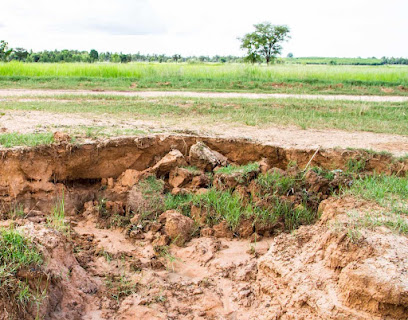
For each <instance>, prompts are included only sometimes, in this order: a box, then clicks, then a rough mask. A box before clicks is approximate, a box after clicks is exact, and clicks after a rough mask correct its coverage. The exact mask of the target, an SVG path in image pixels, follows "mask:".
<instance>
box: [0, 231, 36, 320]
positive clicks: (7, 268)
mask: <svg viewBox="0 0 408 320" xmlns="http://www.w3.org/2000/svg"><path fill="white" fill-rule="evenodd" d="M42 263H43V258H42V255H41V253H40V251H39V249H38V248H37V247H36V246H35V244H34V243H32V241H31V240H29V239H28V238H26V237H25V236H24V235H23V234H21V233H20V232H19V231H17V230H15V229H13V228H0V298H2V299H1V300H2V301H7V302H8V305H6V306H2V307H4V310H2V311H5V312H10V313H11V314H10V316H11V317H13V316H16V319H22V318H19V317H18V316H24V315H25V314H26V312H27V310H28V309H29V308H32V307H35V306H34V305H33V304H36V303H38V305H37V308H38V306H39V304H40V303H41V299H42V296H43V292H41V291H40V288H39V287H40V283H41V279H37V282H38V284H36V283H31V284H30V283H29V281H28V280H27V279H26V278H25V277H24V273H25V272H26V273H30V272H37V271H38V269H39V268H40V266H41V264H42ZM19 271H25V272H23V273H22V274H21V275H19ZM31 282H33V281H31ZM16 310H18V315H17V314H16V315H14V314H13V312H15V311H16ZM10 319H11V318H10Z"/></svg>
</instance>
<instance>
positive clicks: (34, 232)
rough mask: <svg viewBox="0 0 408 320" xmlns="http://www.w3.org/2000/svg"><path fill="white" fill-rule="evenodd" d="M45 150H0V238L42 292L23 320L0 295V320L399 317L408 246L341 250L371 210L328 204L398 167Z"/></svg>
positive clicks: (276, 152)
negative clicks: (31, 257) (21, 253)
mask: <svg viewBox="0 0 408 320" xmlns="http://www.w3.org/2000/svg"><path fill="white" fill-rule="evenodd" d="M57 138H58V140H59V141H60V144H58V145H57V144H56V145H51V146H42V147H36V148H14V149H9V150H3V151H1V152H0V155H1V157H0V213H1V214H2V217H3V220H1V221H0V227H10V226H11V225H14V226H15V228H16V229H17V230H19V231H20V232H22V233H23V234H25V235H27V236H28V237H29V238H31V239H32V241H33V242H34V243H35V245H36V246H37V247H38V248H39V250H40V251H41V253H42V255H43V257H44V261H45V263H44V265H43V266H42V267H41V268H40V269H38V270H19V271H18V272H17V274H16V276H17V277H19V279H22V280H24V281H26V282H27V283H28V284H29V287H30V288H31V290H33V291H35V290H37V291H36V292H46V294H44V295H43V296H42V298H41V299H39V300H38V301H40V302H39V303H37V304H29V305H27V306H26V307H25V308H21V307H18V306H17V307H15V306H14V304H9V303H8V300H7V299H6V298H4V295H2V292H1V287H0V310H4V311H3V313H1V312H0V319H10V318H12V317H14V318H18V319H36V318H44V319H405V318H406V315H407V314H408V299H407V297H408V273H407V270H408V239H407V238H406V237H405V236H402V235H399V234H395V233H393V232H391V231H390V230H389V229H386V228H384V227H381V226H379V227H376V228H374V227H372V228H363V229H361V231H360V232H359V236H358V237H356V238H353V237H350V236H349V235H348V233H349V232H350V229H349V227H350V225H352V224H353V223H354V219H358V217H359V216H360V215H361V216H363V215H364V214H365V213H366V212H370V211H372V210H375V209H376V208H374V207H373V205H372V204H370V203H367V202H362V201H357V200H356V199H354V198H352V197H348V198H340V199H339V198H337V197H333V196H332V194H333V192H334V193H336V192H337V190H338V189H339V188H347V186H349V185H350V183H351V182H352V179H354V178H355V177H356V176H364V175H367V176H369V175H371V174H373V172H377V173H384V174H395V175H399V176H404V175H406V173H407V171H408V162H407V161H405V162H403V161H397V160H396V159H394V158H392V157H391V156H389V155H383V154H373V153H369V152H365V151H355V150H290V149H283V148H279V147H273V146H267V145H261V144H254V143H251V142H249V141H245V140H225V139H215V138H208V137H196V136H150V137H143V138H126V139H114V140H110V141H105V142H103V143H90V144H86V145H72V144H70V143H68V142H67V141H69V137H66V136H64V134H61V135H58V134H57ZM214 201H215V203H214ZM220 201H225V202H220ZM56 203H57V204H62V206H63V208H64V209H63V211H64V214H65V215H64V216H63V217H62V220H61V221H59V220H55V219H56V211H58V210H57V209H56V208H57V207H56ZM218 203H221V204H223V205H221V207H217V204H218ZM17 207H18V208H20V211H21V212H20V213H19V214H17V212H16V209H15V208H17ZM236 208H239V210H241V213H242V214H240V215H239V216H233V215H232V213H233V212H235V211H236ZM13 210H14V211H13ZM351 210H352V211H353V213H354V214H353V215H350V214H348V213H349V212H350V211H351ZM12 212H14V214H12ZM403 219H405V218H403ZM295 229H296V230H295ZM293 230H295V231H294V232H289V231H293Z"/></svg>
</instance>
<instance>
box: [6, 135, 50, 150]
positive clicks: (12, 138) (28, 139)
mask: <svg viewBox="0 0 408 320" xmlns="http://www.w3.org/2000/svg"><path fill="white" fill-rule="evenodd" d="M53 142H54V136H53V134H52V133H27V134H21V133H2V134H0V146H3V147H5V148H11V147H15V146H28V147H34V146H38V145H44V144H51V143H53Z"/></svg>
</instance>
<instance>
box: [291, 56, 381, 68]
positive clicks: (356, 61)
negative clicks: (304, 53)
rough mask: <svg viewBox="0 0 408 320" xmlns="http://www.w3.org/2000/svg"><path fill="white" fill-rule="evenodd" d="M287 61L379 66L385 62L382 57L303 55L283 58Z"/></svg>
mask: <svg viewBox="0 0 408 320" xmlns="http://www.w3.org/2000/svg"><path fill="white" fill-rule="evenodd" d="M283 61H285V62H286V63H301V64H334V65H336V64H337V65H362V66H364V65H372V66H379V65H382V64H384V61H383V60H382V59H377V58H321V57H303V58H283Z"/></svg>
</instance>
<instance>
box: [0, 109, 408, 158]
mask: <svg viewBox="0 0 408 320" xmlns="http://www.w3.org/2000/svg"><path fill="white" fill-rule="evenodd" d="M81 127H100V128H104V133H106V134H107V135H109V133H113V132H114V131H115V130H118V129H122V130H126V129H131V130H135V129H137V130H141V131H144V132H146V133H192V134H198V135H208V136H217V137H223V138H247V139H251V140H253V141H258V142H261V143H264V144H271V145H277V146H281V147H284V148H300V149H316V148H319V147H320V148H324V149H328V148H336V147H339V148H362V149H372V150H375V151H388V152H391V153H392V154H394V155H395V156H403V155H405V154H406V153H408V137H405V136H400V135H392V134H378V133H371V132H347V131H341V130H318V129H307V130H302V129H299V128H297V127H279V126H276V125H264V126H261V127H254V126H245V125H238V124H231V123H228V124H226V123H203V122H202V121H200V120H199V119H189V121H181V120H174V119H162V120H161V121H154V120H143V119H137V118H134V119H132V118H129V116H126V119H125V118H123V117H121V116H120V115H114V116H113V115H109V116H107V115H103V114H102V115H100V114H99V115H98V114H72V113H70V114H60V113H51V112H45V111H10V110H8V111H6V112H5V115H4V116H2V117H1V118H0V128H4V129H3V131H4V132H20V133H33V132H50V131H57V130H65V131H66V130H68V132H70V131H71V132H72V131H76V130H83V129H81Z"/></svg>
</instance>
